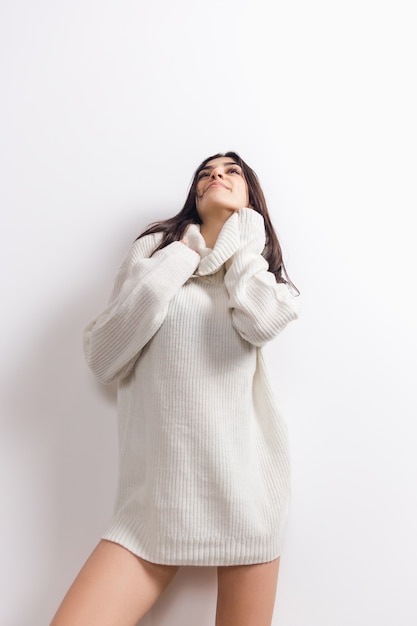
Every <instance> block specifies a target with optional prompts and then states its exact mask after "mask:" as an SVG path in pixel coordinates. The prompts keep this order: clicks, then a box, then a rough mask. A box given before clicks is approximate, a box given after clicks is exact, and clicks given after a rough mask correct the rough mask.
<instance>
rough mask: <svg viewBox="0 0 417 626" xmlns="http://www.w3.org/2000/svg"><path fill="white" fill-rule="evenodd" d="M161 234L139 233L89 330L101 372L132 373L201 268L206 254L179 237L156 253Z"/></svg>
mask: <svg viewBox="0 0 417 626" xmlns="http://www.w3.org/2000/svg"><path fill="white" fill-rule="evenodd" d="M158 243H159V242H158V241H157V237H156V236H155V235H148V236H145V237H143V238H141V239H138V240H137V241H136V242H135V244H134V245H133V247H132V249H131V250H130V252H129V254H128V255H127V257H126V259H125V260H124V262H123V263H122V265H121V267H120V269H119V272H118V274H117V277H116V280H115V284H114V287H113V291H112V294H111V297H110V302H109V304H108V306H107V307H106V309H105V310H104V311H103V313H101V314H100V315H99V316H98V317H96V318H95V319H94V320H92V321H91V322H90V323H89V324H88V326H87V328H86V329H85V331H84V353H85V356H86V359H87V363H88V365H89V366H90V368H91V369H92V370H93V372H94V374H95V375H96V376H97V378H98V379H99V380H100V381H101V382H103V383H110V382H113V381H114V380H116V379H117V378H122V377H124V376H126V375H127V374H128V373H129V372H130V371H131V369H132V367H133V365H134V363H135V362H136V360H137V358H138V357H139V354H140V351H141V350H142V348H143V347H144V346H145V344H146V343H147V342H148V341H149V340H150V339H151V337H153V335H154V334H155V333H156V331H157V330H158V329H159V327H160V326H161V324H162V322H163V321H164V319H165V316H166V313H167V310H168V305H169V302H170V300H171V299H172V298H173V296H174V295H175V294H176V293H177V291H178V290H179V289H180V287H182V285H183V284H184V283H185V282H186V281H187V280H188V278H189V277H190V276H191V275H192V274H193V272H194V271H195V269H196V267H197V265H198V263H199V260H200V256H199V255H198V253H197V252H195V251H193V250H191V249H190V248H189V247H187V246H185V245H183V244H182V243H180V242H179V241H175V242H173V243H171V244H169V245H168V246H166V247H165V248H163V249H162V250H158V252H156V253H155V254H154V255H153V256H152V257H150V255H151V254H152V251H153V250H154V249H155V247H156V246H157V245H158Z"/></svg>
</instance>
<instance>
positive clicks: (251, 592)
mask: <svg viewBox="0 0 417 626" xmlns="http://www.w3.org/2000/svg"><path fill="white" fill-rule="evenodd" d="M278 570H279V558H278V559H276V560H274V561H271V562H269V563H258V564H256V565H236V566H235V565H233V566H231V567H219V568H218V596H217V613H216V626H271V622H272V616H273V611H274V602H275V594H276V588H277V581H278Z"/></svg>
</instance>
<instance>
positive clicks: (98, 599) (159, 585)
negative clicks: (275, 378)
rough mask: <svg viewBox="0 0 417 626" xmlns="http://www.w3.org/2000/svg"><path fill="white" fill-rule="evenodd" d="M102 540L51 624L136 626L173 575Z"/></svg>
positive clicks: (174, 569)
mask: <svg viewBox="0 0 417 626" xmlns="http://www.w3.org/2000/svg"><path fill="white" fill-rule="evenodd" d="M177 571H178V567H173V566H168V565H156V564H154V563H149V562H148V561H144V560H143V559H140V558H139V557H137V556H135V555H134V554H132V553H131V552H129V550H126V549H125V548H123V547H122V546H119V545H118V544H116V543H111V542H110V541H105V540H102V541H100V543H99V544H98V545H97V547H96V548H95V549H94V551H93V552H92V554H91V555H90V557H89V558H88V559H87V562H86V563H85V565H84V567H83V568H82V569H81V571H80V573H79V574H78V576H77V578H76V579H75V580H74V582H73V584H72V586H71V587H70V589H69V591H68V593H67V595H66V596H65V598H64V600H63V601H62V604H61V606H60V607H59V609H58V611H57V613H56V615H55V617H54V619H53V620H52V622H51V624H50V626H135V625H136V623H137V622H138V620H139V619H140V618H141V617H143V615H145V613H146V612H147V611H148V610H149V609H150V607H151V606H152V605H153V604H154V602H155V601H156V600H157V599H158V597H159V596H160V595H161V593H162V592H163V591H164V589H165V587H166V586H167V585H168V584H169V583H170V581H171V580H172V579H173V577H174V576H175V574H176V572H177Z"/></svg>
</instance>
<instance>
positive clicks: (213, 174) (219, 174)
mask: <svg viewBox="0 0 417 626" xmlns="http://www.w3.org/2000/svg"><path fill="white" fill-rule="evenodd" d="M211 178H213V179H214V178H223V172H222V170H221V169H219V168H218V167H215V168H214V169H213V170H212V171H211Z"/></svg>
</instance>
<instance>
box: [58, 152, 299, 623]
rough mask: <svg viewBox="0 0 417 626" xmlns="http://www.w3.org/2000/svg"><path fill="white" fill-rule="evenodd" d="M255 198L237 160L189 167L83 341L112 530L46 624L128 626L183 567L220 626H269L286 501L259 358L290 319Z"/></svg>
mask: <svg viewBox="0 0 417 626" xmlns="http://www.w3.org/2000/svg"><path fill="white" fill-rule="evenodd" d="M291 286H292V284H291V283H290V281H289V279H288V277H287V275H286V271H285V268H284V265H283V262H282V255H281V249H280V246H279V243H278V240H277V237H276V234H275V232H274V229H273V227H272V224H271V221H270V218H269V215H268V210H267V207H266V202H265V198H264V195H263V193H262V190H261V187H260V185H259V182H258V179H257V177H256V175H255V173H254V172H253V170H252V169H251V168H250V167H249V166H248V165H247V164H246V163H245V162H244V161H243V160H242V159H241V158H240V157H239V155H238V154H236V153H234V152H227V153H226V154H217V155H214V156H212V157H209V158H208V159H206V160H205V161H203V163H202V164H201V165H200V166H199V167H198V169H197V171H196V173H195V175H194V179H193V182H192V184H191V187H190V191H189V194H188V197H187V200H186V202H185V205H184V207H183V209H182V210H181V211H180V212H179V213H178V214H177V215H176V216H175V217H173V218H171V219H169V220H166V221H162V222H158V223H155V224H153V225H151V226H150V227H149V228H148V229H147V230H146V231H145V232H144V233H143V234H142V235H141V236H140V237H139V238H138V239H137V240H136V242H135V243H134V245H133V247H132V248H131V250H130V251H129V253H128V255H127V257H126V259H125V260H124V262H123V263H122V265H121V267H120V270H119V273H118V275H117V277H116V281H115V285H114V289H113V293H112V295H111V298H110V303H109V305H108V307H107V308H106V309H105V310H104V312H103V313H102V314H101V315H99V316H98V317H97V318H96V319H95V320H93V321H92V322H91V323H90V324H89V325H88V327H87V329H86V331H85V336H84V347H85V353H86V357H87V361H88V363H89V365H90V367H91V369H92V370H93V372H94V373H95V374H96V376H97V377H98V378H99V380H100V381H102V382H103V383H110V382H112V381H116V380H117V381H118V414H119V443H120V477H119V489H118V495H117V499H116V506H115V512H114V517H113V520H112V522H111V525H110V527H109V529H108V530H107V532H106V533H105V535H104V536H103V538H102V540H101V541H100V543H99V544H98V546H97V547H96V549H95V550H94V551H93V553H92V555H91V556H90V558H89V559H88V560H87V562H86V564H85V566H84V567H83V569H82V570H81V572H80V573H79V575H78V577H77V578H76V580H75V581H74V583H73V585H72V587H71V589H70V590H69V592H68V594H67V596H66V597H65V599H64V601H63V603H62V605H61V607H60V608H59V610H58V612H57V614H56V616H55V618H54V620H53V621H52V625H51V626H66V625H71V626H74V624H77V626H82V625H84V624H85V625H87V624H88V626H93V625H95V624H97V626H99V625H100V626H106V625H108V626H116V625H120V626H130V625H131V626H134V625H135V624H136V622H137V621H138V620H139V619H140V618H141V617H142V616H143V615H144V614H145V613H146V611H147V610H148V609H149V608H150V607H151V606H152V604H153V603H154V602H155V601H156V599H157V598H158V597H159V595H160V594H161V593H162V591H163V590H164V588H165V587H166V586H167V584H168V583H169V582H170V581H171V579H172V578H173V576H174V575H175V573H176V571H177V570H178V567H179V566H181V565H202V566H203V565H204V566H217V568H218V602H217V615H216V625H217V626H231V625H239V626H252V625H253V626H269V625H270V623H271V619H272V612H273V606H274V599H275V592H276V583H277V577H278V567H279V557H280V554H281V550H282V545H283V539H284V532H285V523H286V516H287V509H288V499H289V465H288V450H287V438H286V428H285V424H284V422H283V420H282V418H281V416H280V415H279V413H278V410H277V408H276V406H275V404H274V398H273V393H272V391H271V386H270V384H269V381H268V378H267V373H266V370H265V366H264V361H263V358H262V351H261V346H262V345H264V344H265V343H266V342H268V341H269V340H271V339H273V337H275V336H276V335H277V334H278V333H279V332H280V331H281V330H282V329H283V328H284V327H285V326H286V324H287V323H288V322H289V321H291V320H293V319H295V318H296V316H297V314H296V307H295V298H294V295H293V294H292V292H291Z"/></svg>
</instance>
